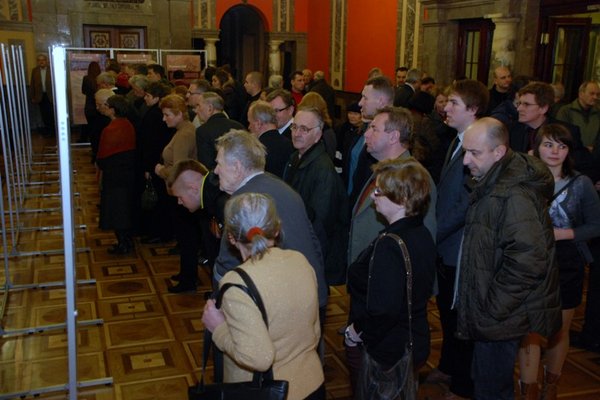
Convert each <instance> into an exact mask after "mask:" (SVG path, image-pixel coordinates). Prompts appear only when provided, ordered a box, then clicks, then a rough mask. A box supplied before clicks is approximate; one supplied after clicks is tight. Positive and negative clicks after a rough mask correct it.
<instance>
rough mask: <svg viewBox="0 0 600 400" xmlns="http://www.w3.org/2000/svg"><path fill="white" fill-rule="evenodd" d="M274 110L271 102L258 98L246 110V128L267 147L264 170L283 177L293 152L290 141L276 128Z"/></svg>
mask: <svg viewBox="0 0 600 400" xmlns="http://www.w3.org/2000/svg"><path fill="white" fill-rule="evenodd" d="M275 115H276V112H275V110H274V109H273V107H272V106H271V104H269V103H267V102H266V101H262V100H258V101H255V102H254V103H252V104H250V109H249V110H248V130H249V131H250V133H252V134H253V135H254V136H256V137H257V138H258V140H260V142H261V143H262V144H263V145H264V146H265V147H266V149H267V156H266V164H265V171H266V172H270V173H271V174H273V175H277V176H278V177H280V178H281V177H283V170H284V169H285V166H286V164H287V162H288V160H289V159H290V156H291V155H292V153H293V152H294V148H293V147H292V142H291V141H290V140H289V139H288V138H286V137H285V136H282V135H280V134H279V132H278V131H277V129H276V116H275Z"/></svg>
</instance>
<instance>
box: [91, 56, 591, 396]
mask: <svg viewBox="0 0 600 400" xmlns="http://www.w3.org/2000/svg"><path fill="white" fill-rule="evenodd" d="M111 68H113V69H114V68H115V66H114V65H113V66H112V67H111ZM131 71H133V72H131ZM131 71H130V72H131V73H132V75H131V76H129V77H128V78H127V79H125V77H124V76H123V71H121V70H119V71H118V72H117V71H113V72H111V69H110V68H108V67H107V71H105V72H100V68H99V66H98V65H97V63H91V64H90V68H89V69H88V76H87V77H86V79H84V81H83V87H82V92H83V93H84V94H85V95H86V108H85V114H86V118H87V120H88V126H87V127H86V128H85V130H84V131H83V132H84V135H85V137H86V138H89V139H90V141H91V143H92V153H93V162H95V163H96V165H97V166H98V169H99V171H100V177H101V193H102V196H101V204H100V213H101V217H100V224H101V227H102V228H104V229H112V230H114V231H115V234H116V237H117V243H116V244H115V245H114V246H113V247H111V248H110V249H109V252H111V253H113V254H126V253H129V252H130V251H132V250H133V249H134V241H133V240H132V237H133V235H136V234H137V235H140V236H142V237H141V242H142V243H149V244H151V243H158V242H167V241H169V240H171V239H172V238H176V239H177V243H178V245H177V247H176V248H174V249H173V252H178V253H179V254H180V272H179V273H178V274H176V275H174V276H172V277H171V278H172V279H173V282H175V283H174V284H173V285H171V287H170V288H169V291H170V292H172V293H181V292H189V291H195V289H196V285H197V276H198V274H197V268H198V265H202V264H206V265H208V266H209V267H210V271H211V274H212V278H213V281H214V286H215V287H214V289H215V291H217V290H218V287H219V285H223V284H224V283H225V282H230V283H231V282H234V283H238V284H241V283H242V281H241V280H240V277H239V276H238V275H237V274H235V273H233V272H231V271H232V270H234V269H236V268H241V269H243V270H245V271H246V272H247V273H248V274H249V275H250V276H251V277H252V279H253V280H254V282H255V284H256V287H257V288H258V291H259V292H260V293H261V296H262V297H263V299H264V303H265V307H266V310H267V314H268V315H269V327H268V329H266V327H265V326H264V323H263V320H262V317H261V315H260V312H259V311H258V309H256V307H255V306H254V305H253V302H252V301H251V300H250V298H249V297H248V296H247V295H246V294H244V293H241V292H238V291H235V290H230V291H228V292H227V293H225V295H224V298H225V299H226V301H224V303H223V304H224V305H223V307H222V308H221V309H217V308H216V306H215V303H214V302H213V301H209V302H208V303H207V305H206V307H205V310H204V316H203V321H204V323H205V326H206V328H207V329H208V330H209V331H210V332H212V334H213V341H214V343H215V345H216V347H217V348H218V349H219V350H221V351H222V352H223V353H224V357H225V363H224V376H223V379H224V380H225V381H239V380H248V379H249V376H250V375H251V374H250V373H251V372H252V371H254V370H260V371H264V370H267V369H269V368H271V367H272V369H273V374H274V376H275V378H276V379H285V380H288V381H289V383H290V389H289V397H288V398H289V399H304V398H310V399H324V398H325V390H324V378H323V372H322V367H321V365H322V364H321V363H322V361H323V359H322V351H323V347H322V346H323V344H322V341H323V339H322V332H323V325H324V323H325V319H326V315H325V314H326V313H325V310H326V305H327V296H328V291H329V286H332V285H347V289H348V293H349V296H350V311H349V315H348V323H347V325H346V326H344V327H343V328H342V329H340V333H343V335H344V339H343V340H344V344H345V349H346V355H347V362H348V368H349V370H350V372H351V376H352V384H353V389H354V390H355V393H357V397H360V398H379V397H377V392H378V390H380V389H381V387H383V386H384V385H389V384H390V382H383V381H382V382H377V380H376V381H375V382H369V381H367V380H365V379H364V376H365V373H366V372H365V371H366V370H367V368H366V365H367V364H368V365H369V368H372V366H373V365H377V366H378V368H381V369H382V370H383V371H391V370H393V369H395V368H400V367H399V365H400V361H401V359H402V357H403V356H404V355H405V354H406V353H405V352H406V351H409V349H410V351H411V352H412V353H411V354H412V358H413V360H412V361H413V365H414V368H415V371H416V370H418V368H420V367H421V366H423V365H424V363H425V361H426V360H427V358H428V356H429V352H430V338H429V335H430V334H429V325H428V321H427V303H428V301H429V300H430V298H431V297H432V296H435V299H436V303H437V308H438V310H439V314H440V320H441V325H442V331H443V344H442V350H441V358H440V361H439V365H438V366H437V368H435V369H434V370H433V371H432V372H431V373H430V374H429V376H428V377H427V381H428V382H441V383H444V384H446V385H447V386H448V392H447V393H446V394H445V395H444V397H443V398H447V399H462V398H476V399H512V398H514V396H515V393H514V388H513V374H514V367H515V362H516V361H517V359H518V361H519V365H520V369H519V371H520V381H519V386H520V387H519V391H518V393H519V396H521V398H523V399H538V397H539V396H540V391H541V396H542V398H544V399H555V398H556V392H557V385H558V382H559V378H560V375H561V371H562V367H563V364H564V361H565V358H566V354H567V350H568V348H569V346H570V345H572V344H575V345H577V346H581V347H585V348H587V349H589V350H591V351H596V352H599V351H600V341H599V340H598V334H597V332H598V329H600V324H599V319H600V316H599V313H598V307H597V304H598V296H599V293H598V292H599V291H600V288H599V283H598V275H599V272H600V271H599V269H600V267H599V266H598V261H599V260H600V255H599V254H597V253H598V249H600V246H599V245H598V242H597V240H598V237H599V236H600V200H599V197H598V191H599V190H600V143H599V141H600V134H599V133H600V108H599V99H600V87H599V86H598V83H596V82H592V81H588V82H583V83H582V84H581V86H580V88H579V92H578V97H577V98H576V99H573V100H572V101H570V102H569V100H568V99H562V98H560V90H561V87H560V85H559V84H556V85H551V84H548V83H544V82H540V81H537V80H535V79H534V78H531V77H527V76H519V77H515V78H514V79H513V77H512V73H511V71H510V69H509V68H508V67H505V66H501V67H498V68H496V69H495V70H494V85H493V86H492V88H491V89H488V88H487V87H486V86H485V85H484V84H483V83H481V82H478V81H476V80H472V79H467V78H466V77H459V78H457V79H456V80H455V81H454V82H453V83H452V84H450V85H449V86H447V87H445V88H442V87H439V85H437V84H436V82H435V80H434V79H433V78H432V77H430V76H427V74H426V73H424V72H422V71H421V70H419V69H416V68H413V69H408V68H405V67H400V68H398V69H397V70H396V74H395V76H394V82H393V83H392V80H390V79H389V78H388V77H386V76H384V75H383V74H382V72H381V70H380V69H378V68H374V69H373V70H371V72H370V73H369V77H368V78H367V80H366V82H365V84H364V87H363V89H362V91H361V95H360V100H359V101H358V102H357V103H352V104H347V105H345V104H344V105H343V107H341V108H342V109H343V110H344V111H345V114H346V115H344V117H347V118H344V121H343V122H342V123H340V124H335V123H334V119H335V117H336V116H335V115H333V114H334V113H335V110H336V107H337V109H340V107H339V106H340V105H342V104H338V105H337V106H336V103H335V91H334V90H333V88H331V86H330V85H329V84H328V83H327V81H326V79H325V74H324V73H323V72H322V71H317V72H315V74H314V75H313V74H312V71H310V70H308V69H306V70H304V71H295V72H294V73H292V74H291V76H289V78H288V79H284V78H283V77H282V76H280V75H274V76H271V77H269V79H268V80H266V79H265V77H264V76H263V75H262V73H260V72H258V71H252V72H249V73H247V74H246V75H245V76H244V80H243V82H242V83H240V82H238V81H236V80H235V79H234V76H233V74H232V71H231V69H230V68H229V66H227V65H225V66H222V67H219V68H213V67H208V68H206V69H205V70H204V71H203V76H202V78H199V79H193V80H190V81H185V80H184V79H182V78H181V77H180V76H179V77H177V81H176V82H175V81H173V82H170V81H169V80H168V79H167V77H166V75H165V70H164V68H163V67H162V66H160V65H158V64H151V65H148V66H139V68H133V69H131ZM267 82H268V84H267ZM176 86H179V87H181V86H183V87H184V89H185V90H183V89H181V88H180V90H176ZM559 102H562V103H563V105H562V107H555V106H554V105H555V104H557V103H559ZM338 117H339V116H338ZM338 119H339V118H338ZM146 181H150V182H151V183H152V185H153V186H154V187H155V189H156V192H157V195H158V200H157V202H156V205H155V206H154V208H153V209H151V210H142V209H141V207H140V201H141V196H142V192H143V190H144V187H145V186H144V183H145V182H146ZM395 238H400V239H401V240H402V241H403V243H404V245H405V246H406V251H404V249H403V248H402V247H400V246H399V245H398V241H397V240H396V239H395ZM590 241H596V245H593V244H592V245H590V244H589V243H590ZM410 265H412V267H410ZM586 265H589V266H590V269H589V282H590V283H589V284H590V286H589V289H588V298H587V303H588V304H587V309H586V321H585V325H584V328H583V331H582V332H581V333H578V334H577V335H576V336H575V337H570V325H571V321H572V318H573V314H574V310H575V308H576V307H577V306H578V305H579V304H581V301H582V293H583V290H584V289H583V284H584V271H585V267H586ZM409 269H410V270H411V273H410V279H408V275H407V272H408V270H409ZM407 280H408V283H409V285H408V286H407ZM407 293H409V294H410V293H412V296H410V298H407ZM544 338H545V339H546V340H543V339H544ZM543 347H545V348H546V350H545V357H541V349H542V348H543ZM319 355H321V360H320V361H319ZM542 361H543V365H542V369H543V373H542V375H543V381H542V382H541V384H540V383H538V370H539V368H540V364H542ZM382 379H383V378H382ZM396 383H397V382H396ZM413 383H414V382H413ZM391 384H392V385H393V384H394V382H392V383H391ZM408 384H411V383H410V382H409V383H408ZM358 394H360V395H358Z"/></svg>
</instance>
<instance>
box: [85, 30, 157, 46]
mask: <svg viewBox="0 0 600 400" xmlns="http://www.w3.org/2000/svg"><path fill="white" fill-rule="evenodd" d="M83 37H84V43H85V47H92V48H110V47H112V48H117V49H145V48H146V27H132V26H119V25H84V26H83Z"/></svg>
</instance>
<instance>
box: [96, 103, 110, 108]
mask: <svg viewBox="0 0 600 400" xmlns="http://www.w3.org/2000/svg"><path fill="white" fill-rule="evenodd" d="M102 106H104V107H108V104H107V103H96V108H98V107H102Z"/></svg>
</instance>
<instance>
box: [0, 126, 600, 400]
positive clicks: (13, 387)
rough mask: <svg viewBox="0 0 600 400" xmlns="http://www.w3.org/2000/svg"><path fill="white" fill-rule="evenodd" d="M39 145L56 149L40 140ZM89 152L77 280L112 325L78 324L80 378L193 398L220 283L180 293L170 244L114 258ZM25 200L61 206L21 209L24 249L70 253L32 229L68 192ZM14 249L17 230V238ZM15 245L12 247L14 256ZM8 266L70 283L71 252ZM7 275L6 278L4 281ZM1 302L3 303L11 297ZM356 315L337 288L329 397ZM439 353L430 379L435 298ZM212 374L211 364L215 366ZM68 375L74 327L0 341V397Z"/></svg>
mask: <svg viewBox="0 0 600 400" xmlns="http://www.w3.org/2000/svg"><path fill="white" fill-rule="evenodd" d="M34 139H35V144H36V150H37V152H40V153H41V152H45V151H50V152H52V151H54V153H55V152H56V150H52V149H49V148H47V147H42V146H44V145H52V143H47V142H48V140H46V142H44V141H43V140H42V139H41V138H39V137H37V136H36V135H34ZM45 160H48V161H49V162H50V164H49V165H48V166H45V167H44V168H46V169H47V170H51V169H56V163H55V160H56V158H55V157H52V156H47V157H46V158H45ZM89 160H90V158H89V148H87V147H75V148H73V150H72V163H73V166H74V168H75V170H76V173H75V174H74V189H75V191H76V192H78V193H79V195H78V196H77V197H75V198H74V209H75V217H76V223H77V224H86V225H87V228H86V229H78V228H77V229H76V244H77V247H78V248H86V247H87V248H89V251H84V252H79V253H78V254H77V257H76V270H77V278H78V279H89V278H93V279H96V283H95V284H85V285H80V286H79V287H78V290H77V307H78V310H79V321H84V320H93V319H97V318H101V319H102V320H103V321H104V323H103V324H102V325H99V326H97V325H90V326H83V327H80V328H79V329H78V349H77V351H78V378H79V379H95V378H103V377H112V378H113V379H114V384H113V385H112V386H109V387H106V386H101V387H88V388H84V389H81V390H80V392H79V398H80V399H96V400H103V399H118V400H121V399H123V400H138V399H157V398H161V399H164V400H166V399H185V398H186V391H187V387H188V385H191V384H193V383H194V382H195V380H196V377H197V376H198V373H199V370H200V363H201V361H200V358H201V348H202V330H203V326H202V322H201V310H202V307H203V305H204V294H205V293H206V292H207V291H209V290H210V280H209V277H208V275H207V273H206V271H205V270H204V269H203V268H199V277H200V287H199V288H198V291H197V293H196V294H185V295H173V294H169V293H168V291H167V288H168V287H169V285H171V284H172V282H171V281H170V280H169V276H170V275H171V274H173V273H176V272H177V271H178V257H177V256H171V255H169V254H168V249H169V248H170V246H172V244H170V246H161V245H141V244H140V243H139V241H136V250H135V252H134V253H131V254H130V255H126V256H112V255H109V254H108V253H107V251H106V250H107V248H108V246H110V245H111V244H112V243H113V241H114V239H113V235H112V233H110V232H103V231H101V230H99V229H98V228H97V223H98V208H97V206H96V204H98V202H99V196H98V186H97V182H96V176H95V171H94V168H93V166H92V165H91V164H90V161H89ZM55 179H56V175H52V174H40V173H37V172H36V173H34V174H32V180H43V181H52V180H55ZM56 192H58V185H57V184H56V183H51V184H48V185H39V186H32V187H30V188H29V189H28V193H30V194H40V193H56ZM24 207H25V208H27V209H34V208H53V207H54V208H57V210H55V211H50V212H35V213H27V214H22V215H21V221H20V223H21V225H22V226H23V228H24V229H21V233H20V236H19V239H18V247H17V249H18V250H19V251H20V252H35V251H40V252H44V251H49V250H50V251H52V250H60V249H61V248H62V233H61V231H59V230H45V231H39V230H33V229H29V228H35V227H43V226H54V225H60V224H61V223H62V220H61V210H60V207H61V205H60V198H59V197H42V198H40V197H36V198H29V199H26V200H25V203H24ZM8 242H9V244H10V242H11V241H10V236H9V240H8ZM10 250H11V247H10V246H8V248H5V249H4V251H10ZM8 270H9V274H10V277H11V280H12V282H13V283H14V284H31V283H33V284H43V283H46V282H55V281H61V280H63V279H64V257H63V256H62V255H61V254H49V255H38V256H26V255H24V256H19V257H14V258H11V259H10V260H9V262H8ZM4 282H5V274H4V270H2V271H1V272H0V284H2V287H4ZM0 301H4V300H2V299H1V298H0ZM5 306H6V311H5V315H4V318H3V319H2V328H3V331H4V332H9V331H11V330H15V329H21V328H25V327H32V326H48V325H51V324H60V323H62V322H64V319H65V314H66V308H65V290H64V288H63V287H62V286H60V285H59V286H50V287H48V288H37V289H24V290H15V289H11V290H9V291H8V294H7V300H6V304H5ZM347 311H348V298H347V295H346V293H345V290H344V287H333V288H331V295H330V301H329V306H328V309H327V324H326V328H325V330H326V332H325V340H326V352H325V375H326V388H327V393H328V398H329V399H349V398H350V385H349V380H348V371H347V369H346V367H345V364H344V352H343V347H342V337H341V336H340V335H339V334H338V333H337V330H338V328H339V327H341V326H342V325H343V324H344V322H345V320H346V315H347ZM582 311H583V309H582V308H580V309H579V310H578V312H577V317H576V319H575V322H574V329H576V330H578V329H580V328H581V322H582V321H581V318H582V317H581V316H582ZM429 318H430V322H431V329H432V352H431V356H430V358H429V362H428V364H427V365H426V367H424V368H423V370H422V371H421V373H420V378H421V380H422V379H423V378H424V377H425V376H426V374H427V373H428V372H429V371H430V370H431V368H433V367H434V366H435V365H436V364H437V360H438V357H439V350H440V346H441V330H440V326H439V318H438V314H437V310H436V308H435V304H434V302H433V301H432V302H431V304H430V312H429ZM208 374H209V377H208V379H209V380H210V379H211V377H210V375H211V374H212V370H211V369H210V368H209V371H208ZM66 382H67V335H66V331H65V330H64V329H58V330H56V329H55V330H46V331H44V332H40V333H34V334H29V335H5V336H4V337H2V338H0V397H1V396H2V394H7V393H14V392H16V391H21V390H24V391H30V390H35V389H36V388H42V387H48V386H53V385H62V384H65V383H66ZM443 392H444V388H443V387H442V386H437V385H421V388H420V396H419V397H420V398H421V399H426V398H429V397H430V396H435V395H439V394H442V393H443ZM559 394H560V396H559V397H560V398H562V399H600V354H595V353H590V352H586V351H582V350H577V349H572V350H571V351H570V353H569V357H568V360H567V362H566V365H565V368H564V373H563V377H562V379H561V384H560V387H559ZM40 398H44V399H64V398H66V394H65V392H64V391H63V392H61V391H58V392H52V393H46V394H42V395H41V396H40Z"/></svg>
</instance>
